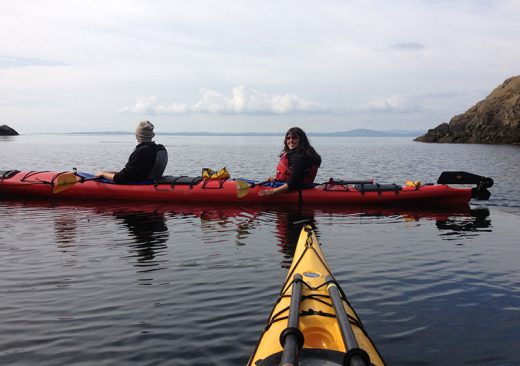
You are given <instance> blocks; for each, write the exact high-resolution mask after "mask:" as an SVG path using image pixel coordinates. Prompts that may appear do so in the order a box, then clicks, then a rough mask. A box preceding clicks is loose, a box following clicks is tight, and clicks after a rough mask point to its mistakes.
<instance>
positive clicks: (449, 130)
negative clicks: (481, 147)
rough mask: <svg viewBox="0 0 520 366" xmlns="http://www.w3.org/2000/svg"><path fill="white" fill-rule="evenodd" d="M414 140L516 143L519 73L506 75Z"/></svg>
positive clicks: (519, 140) (518, 140)
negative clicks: (481, 97) (463, 110)
mask: <svg viewBox="0 0 520 366" xmlns="http://www.w3.org/2000/svg"><path fill="white" fill-rule="evenodd" d="M415 141H421V142H451V143H455V142H460V143H476V144H520V76H514V77H512V78H509V79H507V80H506V81H504V82H503V83H502V85H500V86H499V87H497V88H496V89H495V90H493V91H492V92H491V94H489V96H488V97H487V98H485V99H484V100H481V101H480V102H478V103H477V104H475V105H474V106H473V107H471V108H470V109H469V110H468V111H466V113H463V114H459V115H458V116H455V117H453V118H452V119H451V121H450V123H441V124H440V125H438V126H437V127H435V128H434V129H431V130H428V132H427V133H426V134H424V135H423V136H420V137H417V138H416V139H415Z"/></svg>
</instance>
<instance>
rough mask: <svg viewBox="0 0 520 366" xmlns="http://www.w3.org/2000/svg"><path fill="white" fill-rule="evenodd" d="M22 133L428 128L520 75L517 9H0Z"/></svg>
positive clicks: (3, 68)
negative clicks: (146, 125)
mask: <svg viewBox="0 0 520 366" xmlns="http://www.w3.org/2000/svg"><path fill="white" fill-rule="evenodd" d="M0 8H1V9H2V10H1V12H0V125H2V124H7V125H9V126H10V127H12V128H14V129H15V130H17V131H18V132H20V133H26V134H27V133H42V132H88V131H133V130H134V128H135V126H136V124H137V123H138V122H139V121H141V120H150V121H152V122H153V123H154V124H155V126H156V132H159V133H160V132H161V131H164V132H180V131H186V132H195V131H208V132H278V131H280V132H282V133H283V132H284V131H286V130H287V129H288V128H289V127H293V126H299V127H302V128H303V129H304V130H306V131H309V132H332V131H347V130H351V129H357V128H368V129H375V130H394V129H401V130H427V129H428V128H433V127H435V126H437V125H438V124H439V123H442V122H448V121H449V120H450V119H451V118H452V117H453V116H455V115H457V114H460V113H463V112H465V111H466V110H467V109H469V108H470V107H471V106H473V105H474V104H475V103H476V102H478V101H479V100H481V99H483V98H485V97H486V96H487V95H489V93H490V92H491V91H492V90H493V89H494V88H495V87H497V86H499V85H500V84H501V83H502V82H503V81H504V80H505V79H507V78H509V77H512V76H516V75H519V74H520V44H519V43H520V25H519V24H520V1H518V0H510V1H501V0H493V1H484V0H466V1H455V0H453V1H450V0H416V1H411V0H410V1H405V0H394V1H384V0H352V1H349V0H343V1H328V0H320V1H315V0H314V1H306V0H300V1H292V0H284V1H279V0H277V1H271V0H258V1H255V0H251V1H246V0H244V1H238V0H237V1H227V0H219V1H210V0H207V1H198V0H186V1H175V0H168V1H159V0H148V1H133V0H121V1H115V0H114V1H112V0H90V1H83V0H81V1H79V0H63V1H58V0H45V1H42V0H17V1H12V0H0Z"/></svg>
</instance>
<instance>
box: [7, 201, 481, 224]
mask: <svg viewBox="0 0 520 366" xmlns="http://www.w3.org/2000/svg"><path fill="white" fill-rule="evenodd" d="M1 202H2V205H3V206H6V207H27V208H30V207H33V208H38V207H41V208H45V207H47V208H51V207H53V208H54V207H55V208H62V209H67V208H70V209H71V210H73V211H75V210H74V208H83V209H86V210H89V211H92V213H94V214H98V215H110V216H119V215H125V214H135V213H153V214H156V213H164V214H168V216H193V217H198V218H200V219H201V220H203V221H221V220H226V219H231V218H239V219H240V218H244V219H250V220H255V219H256V218H261V217H263V216H265V215H268V216H269V220H270V221H272V216H273V215H274V216H276V218H277V220H278V219H282V220H283V221H284V223H283V224H284V226H285V224H289V223H290V222H289V221H295V220H301V219H302V218H307V217H314V216H316V217H324V216H330V215H332V216H334V217H343V216H351V217H358V218H359V217H361V218H363V217H366V218H371V217H373V218H379V217H393V218H396V219H397V220H402V221H405V222H408V221H418V220H440V221H445V220H449V219H452V218H462V219H464V218H477V217H479V218H485V217H488V216H489V210H488V209H487V208H484V207H482V208H478V207H477V208H470V206H469V205H462V206H458V207H439V208H432V207H425V208H423V209H421V208H411V207H406V206H405V207H372V206H355V207H341V206H334V205H327V206H323V207H319V208H318V207H316V206H308V207H304V208H302V209H300V208H298V207H297V205H294V206H288V205H285V206H273V207H265V206H263V205H246V206H245V207H242V206H239V205H234V204H218V205H216V204H212V203H198V204H187V203H160V202H151V203H146V202H142V201H135V202H122V201H113V202H107V201H105V200H74V199H70V200H64V201H60V200H58V201H51V200H47V199H31V200H20V199H19V198H6V199H3V198H2V201H1Z"/></svg>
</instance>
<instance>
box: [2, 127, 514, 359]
mask: <svg viewBox="0 0 520 366" xmlns="http://www.w3.org/2000/svg"><path fill="white" fill-rule="evenodd" d="M158 141H160V142H161V143H164V144H165V146H167V148H168V151H169V153H170V164H169V167H168V168H167V173H169V174H174V173H179V174H186V175H198V174H200V170H201V168H203V167H210V168H220V167H222V166H226V167H227V168H228V170H229V171H230V172H231V174H232V176H233V177H249V178H254V179H262V178H264V177H266V176H267V175H270V174H272V173H273V169H274V166H275V164H276V160H277V159H276V155H277V153H278V151H279V149H280V147H281V137H280V138H277V137H176V136H168V137H164V138H158ZM312 142H313V144H314V145H315V147H316V148H317V149H318V150H319V152H320V153H321V154H322V157H323V160H324V165H323V167H322V169H320V173H319V176H318V179H317V180H318V181H324V180H327V179H328V178H329V177H336V178H351V179H353V178H375V179H377V180H379V181H381V182H396V183H404V181H405V180H406V179H413V180H421V181H423V182H433V181H436V179H437V177H438V175H439V174H440V173H441V171H442V170H466V171H470V172H474V173H478V174H482V175H486V176H491V177H493V178H494V179H495V186H494V187H493V188H492V189H491V191H492V197H491V200H490V201H487V202H480V203H478V202H477V203H473V204H472V205H471V206H470V207H468V208H462V209H460V210H456V211H437V212H432V211H420V210H414V211H406V210H399V209H391V210H381V209H359V208H358V209H307V210H304V211H303V212H297V211H292V210H290V209H288V208H285V209H275V208H272V209H269V208H262V209H255V208H251V207H226V206H175V205H146V204H132V205H131V206H129V205H125V204H121V203H110V202H94V203H52V202H38V201H26V202H21V201H10V200H6V199H3V200H0V227H1V228H2V229H1V231H0V271H1V274H2V275H1V277H0V329H2V332H1V335H0V364H1V365H29V364H39V365H65V364H74V365H114V364H124V365H244V364H245V363H246V362H247V360H248V357H249V355H250V354H251V352H252V351H253V348H254V346H255V344H256V342H257V340H258V337H259V336H260V333H261V330H262V327H263V326H264V325H265V321H266V318H267V316H268V314H269V312H270V310H271V307H272V305H273V302H274V300H275V298H276V295H277V293H278V291H279V290H280V286H281V285H282V282H283V280H284V278H285V276H286V271H287V268H288V266H289V264H290V261H291V255H292V250H293V249H294V244H295V241H296V238H297V234H298V231H297V229H295V228H294V227H293V225H291V223H292V222H294V221H295V220H299V219H301V218H311V219H313V220H314V222H315V224H316V226H317V230H318V235H319V239H320V242H321V244H322V246H323V251H324V253H325V256H326V257H327V259H328V262H329V264H330V266H331V267H332V269H333V271H334V273H335V275H336V277H337V279H338V280H339V282H340V283H341V284H342V287H343V289H344V290H345V292H346V294H347V296H348V297H349V299H350V301H351V303H352V305H353V306H354V308H355V309H356V310H357V312H358V313H359V315H360V317H361V319H362V320H363V322H364V325H365V327H366V329H367V331H368V332H369V334H370V335H371V337H372V338H373V340H374V341H375V343H376V344H377V346H378V347H379V350H380V351H381V353H382V354H383V356H384V358H385V359H386V361H387V362H388V364H390V365H455V364H456V365H518V364H520V354H519V353H518V345H519V343H518V337H519V336H520V329H519V326H518V325H519V324H520V274H519V272H518V263H519V262H520V250H519V249H518V244H517V241H518V233H519V229H518V228H519V227H520V188H519V187H520V173H518V166H519V164H518V163H519V161H520V148H519V147H510V146H495V145H493V146H485V145H427V144H419V143H413V142H411V141H409V140H407V139H402V138H395V139H377V138H371V139H362V138H313V139H312ZM133 146H134V141H132V137H131V136H52V135H34V136H19V137H15V138H1V139H0V157H1V159H0V162H1V163H0V170H7V169H19V170H36V169H41V170H44V169H45V170H61V171H65V170H70V169H71V168H72V167H77V168H78V169H79V170H82V171H95V170H97V169H117V168H119V167H120V166H122V165H123V164H124V163H125V162H126V159H127V156H128V154H129V152H130V151H131V150H132V148H133Z"/></svg>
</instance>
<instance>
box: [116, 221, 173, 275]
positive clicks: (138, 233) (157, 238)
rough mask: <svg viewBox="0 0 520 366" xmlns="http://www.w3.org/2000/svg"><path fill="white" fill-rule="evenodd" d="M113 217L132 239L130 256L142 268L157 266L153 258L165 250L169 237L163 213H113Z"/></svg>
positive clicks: (157, 263)
mask: <svg viewBox="0 0 520 366" xmlns="http://www.w3.org/2000/svg"><path fill="white" fill-rule="evenodd" d="M113 215H114V217H115V218H116V219H118V220H120V221H121V222H122V223H123V224H124V225H125V226H126V227H127V228H128V232H129V234H130V236H131V237H132V238H133V239H134V243H132V244H130V252H131V253H132V256H135V257H136V258H137V260H138V262H139V263H140V264H141V265H142V266H146V267H156V266H158V265H159V262H158V261H157V260H155V258H156V256H157V255H158V254H159V253H160V252H162V251H164V250H165V249H166V248H167V246H166V242H167V241H168V239H169V237H170V233H169V231H168V226H167V225H166V216H165V213H164V212H158V211H114V213H113ZM151 269H152V268H150V270H151Z"/></svg>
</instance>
